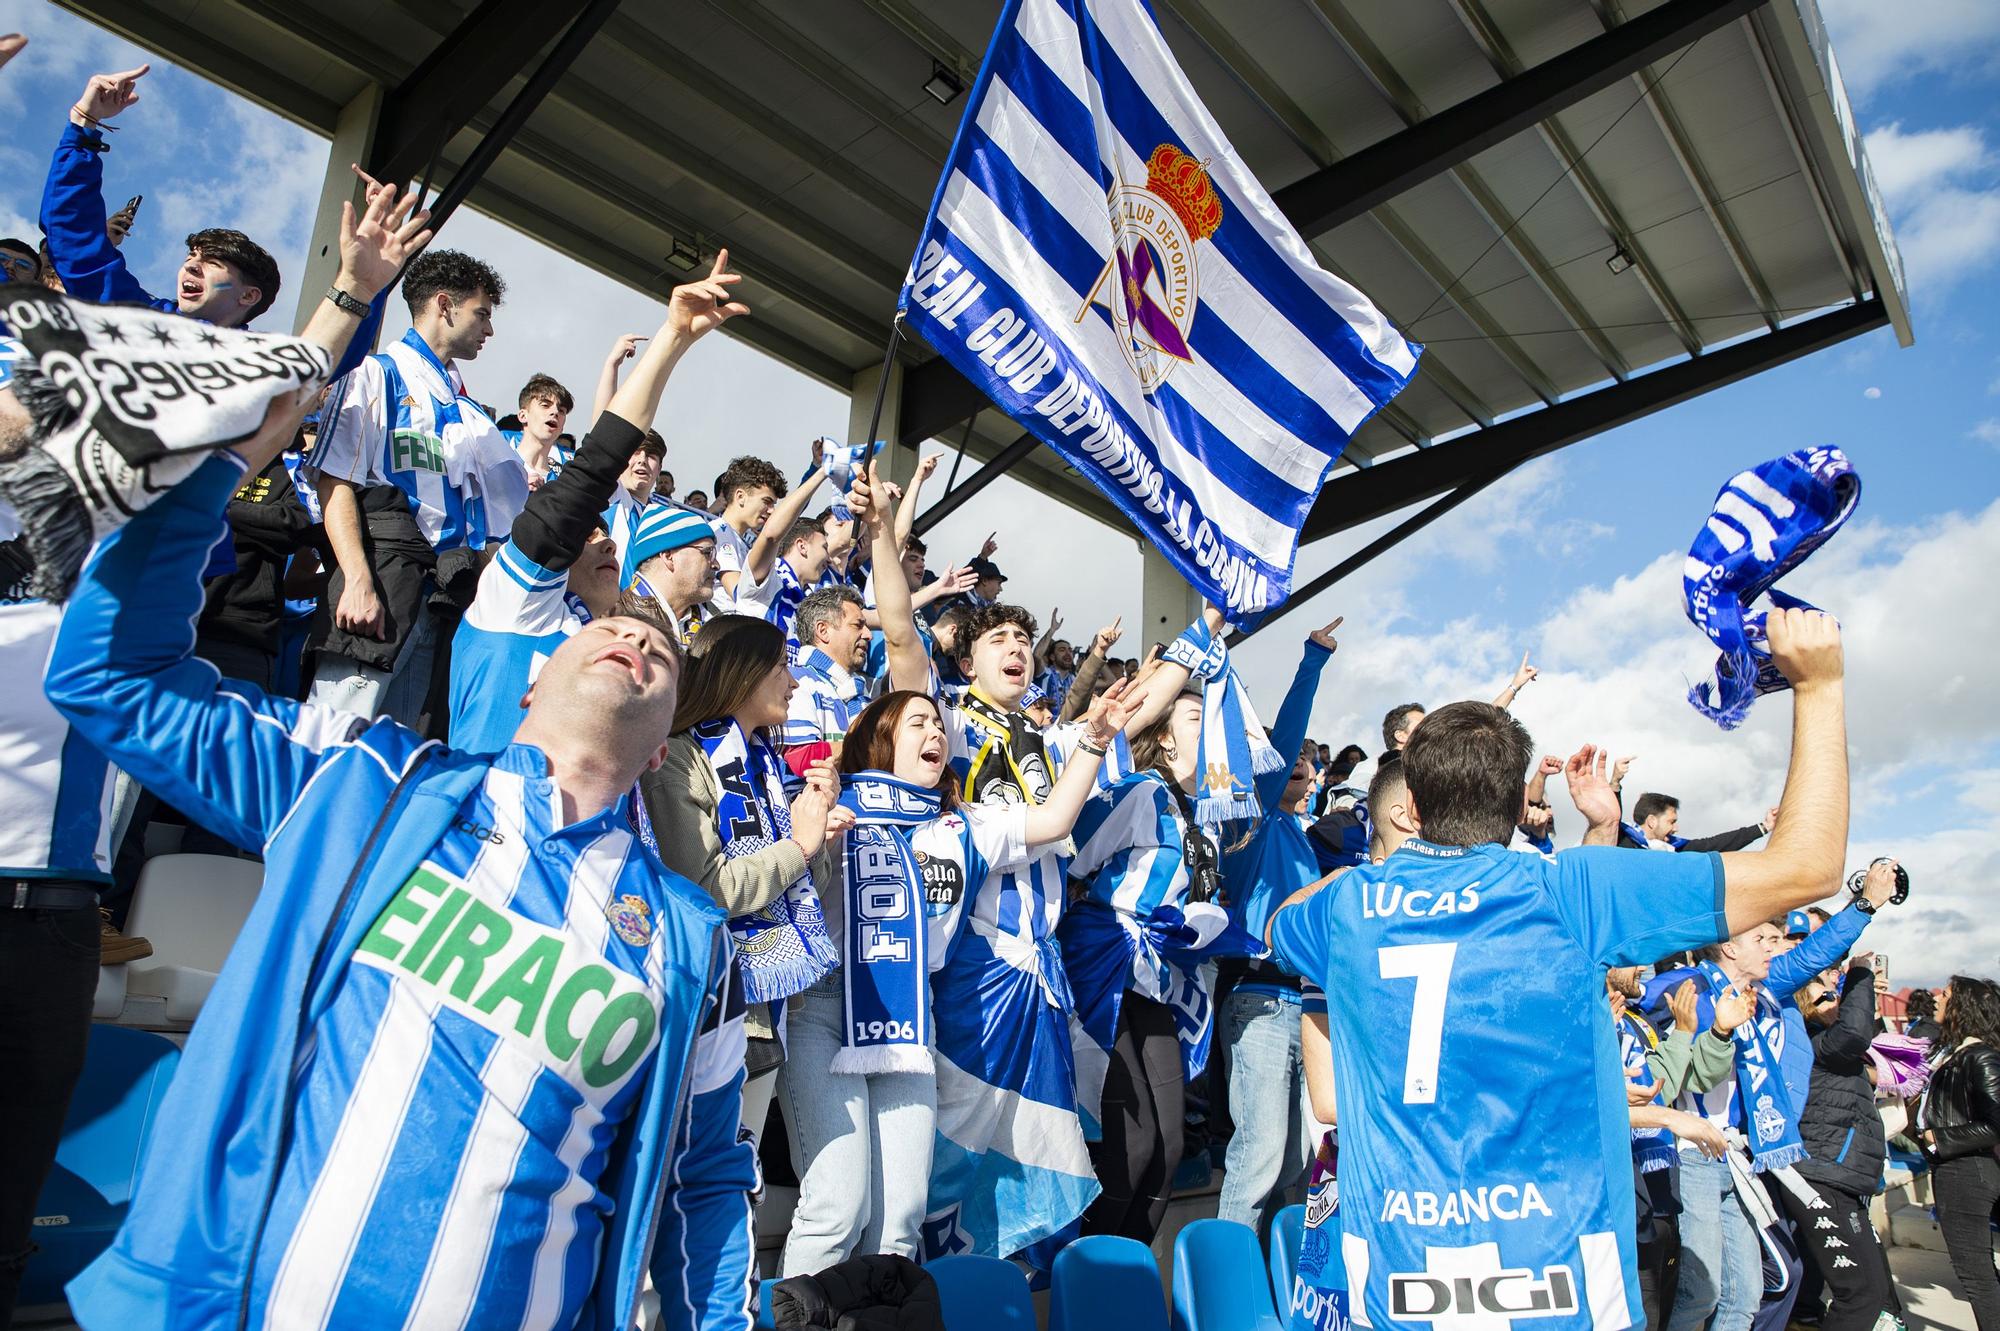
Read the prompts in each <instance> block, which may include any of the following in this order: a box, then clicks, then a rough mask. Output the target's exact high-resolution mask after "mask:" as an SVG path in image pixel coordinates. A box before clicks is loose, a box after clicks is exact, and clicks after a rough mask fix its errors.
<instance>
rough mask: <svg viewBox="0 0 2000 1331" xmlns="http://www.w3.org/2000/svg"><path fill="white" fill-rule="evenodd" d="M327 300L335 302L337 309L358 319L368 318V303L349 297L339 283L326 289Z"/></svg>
mask: <svg viewBox="0 0 2000 1331" xmlns="http://www.w3.org/2000/svg"><path fill="white" fill-rule="evenodd" d="M326 298H327V299H328V300H330V301H332V302H333V304H334V308H335V309H339V310H343V311H345V312H346V313H348V314H351V315H353V316H354V317H355V318H357V319H365V318H367V317H368V308H369V307H368V302H367V301H365V300H361V299H360V298H358V297H355V296H350V295H348V294H347V293H346V292H345V291H342V290H341V289H340V286H339V284H338V283H336V284H334V285H333V286H330V287H328V288H327V289H326Z"/></svg>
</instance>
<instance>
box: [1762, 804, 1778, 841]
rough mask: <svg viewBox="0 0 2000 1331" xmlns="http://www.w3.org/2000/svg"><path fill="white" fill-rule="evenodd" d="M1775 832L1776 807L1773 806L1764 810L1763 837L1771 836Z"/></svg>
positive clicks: (1776, 822)
mask: <svg viewBox="0 0 2000 1331" xmlns="http://www.w3.org/2000/svg"><path fill="white" fill-rule="evenodd" d="M1777 830H1778V806H1777V805H1775V804H1773V805H1772V806H1771V807H1770V808H1768V809H1766V810H1764V835H1765V836H1769V835H1771V833H1773V832H1775V831H1777Z"/></svg>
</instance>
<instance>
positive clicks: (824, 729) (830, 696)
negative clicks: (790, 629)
mask: <svg viewBox="0 0 2000 1331" xmlns="http://www.w3.org/2000/svg"><path fill="white" fill-rule="evenodd" d="M792 675H793V677H794V678H796V679H797V680H798V681H799V688H800V691H801V692H802V693H804V694H805V695H806V697H807V698H808V699H809V700H810V702H811V705H812V716H811V717H809V718H808V717H802V716H800V715H799V714H798V707H799V700H798V698H797V697H796V696H794V697H793V699H792V709H793V710H792V715H791V716H789V717H787V718H786V719H785V743H786V744H788V745H791V744H816V743H818V742H819V741H820V740H823V739H824V740H832V741H836V742H837V741H839V740H840V739H842V738H843V737H845V736H846V734H847V731H848V729H849V727H851V726H852V725H853V724H854V720H855V718H856V717H858V716H860V715H861V712H862V709H864V708H865V707H866V706H867V705H868V700H867V699H866V698H865V697H863V696H862V688H861V682H860V681H859V680H857V679H856V678H855V677H854V675H853V674H852V673H851V672H849V671H846V670H842V669H841V668H840V667H839V666H838V665H836V664H835V663H834V659H833V658H832V657H831V656H828V655H827V654H826V653H825V652H823V651H821V650H820V649H819V648H817V647H805V646H794V647H793V648H792Z"/></svg>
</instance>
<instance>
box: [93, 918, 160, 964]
mask: <svg viewBox="0 0 2000 1331" xmlns="http://www.w3.org/2000/svg"><path fill="white" fill-rule="evenodd" d="M97 922H98V942H97V964H98V965H100V966H123V965H124V964H125V963H126V962H128V961H138V960H140V959H141V958H144V957H150V956H152V955H153V945H152V944H151V943H149V942H147V941H146V940H145V939H143V938H127V937H126V936H125V935H124V934H121V933H119V932H118V926H117V925H115V924H113V923H112V922H111V911H110V910H109V909H108V908H106V907H104V906H99V907H98V908H97Z"/></svg>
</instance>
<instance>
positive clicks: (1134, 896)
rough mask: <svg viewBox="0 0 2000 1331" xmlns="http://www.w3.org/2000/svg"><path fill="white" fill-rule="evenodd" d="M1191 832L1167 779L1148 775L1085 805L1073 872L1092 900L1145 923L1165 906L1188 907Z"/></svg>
mask: <svg viewBox="0 0 2000 1331" xmlns="http://www.w3.org/2000/svg"><path fill="white" fill-rule="evenodd" d="M1192 830H1193V834H1194V835H1196V836H1202V837H1207V836H1208V833H1207V832H1206V831H1204V830H1202V829H1200V828H1195V829H1192ZM1189 831H1190V829H1189V827H1188V823H1187V819H1186V817H1185V816H1184V815H1183V814H1182V813H1181V809H1180V806H1179V803H1178V802H1177V801H1176V800H1175V799H1174V797H1173V792H1172V791H1170V790H1169V789H1168V788H1167V783H1166V782H1165V781H1164V780H1162V779H1160V778H1159V777H1158V776H1157V775H1155V774H1153V773H1150V772H1148V773H1145V774H1143V775H1142V776H1138V777H1135V778H1132V779H1130V780H1126V781H1120V782H1119V783H1118V784H1117V785H1115V786H1112V787H1111V788H1110V789H1109V790H1106V791H1103V792H1101V793H1099V794H1097V795H1093V796H1092V797H1091V798H1090V799H1088V800H1085V801H1084V805H1083V812H1082V813H1081V814H1079V815H1077V820H1076V830H1075V831H1074V832H1073V833H1071V836H1072V837H1073V838H1074V839H1075V841H1076V858H1075V859H1074V860H1072V861H1071V862H1070V866H1069V871H1070V873H1071V874H1072V875H1074V876H1075V877H1077V878H1082V879H1088V880H1089V885H1090V886H1089V895H1090V899H1091V900H1092V901H1095V902H1098V903H1100V904H1102V905H1106V906H1110V907H1111V908H1112V909H1113V910H1119V911H1123V912H1124V913H1125V914H1127V915H1131V916H1135V917H1137V918H1138V919H1141V920H1143V919H1145V918H1146V917H1148V916H1149V915H1151V914H1152V913H1153V912H1154V911H1155V910H1157V909H1159V908H1160V907H1161V906H1183V905H1185V904H1186V898H1187V892H1188V863H1187V855H1186V853H1185V850H1184V848H1185V846H1186V844H1187V837H1188V834H1189ZM1210 844H1211V847H1212V846H1213V839H1212V838H1211V839H1210Z"/></svg>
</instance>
